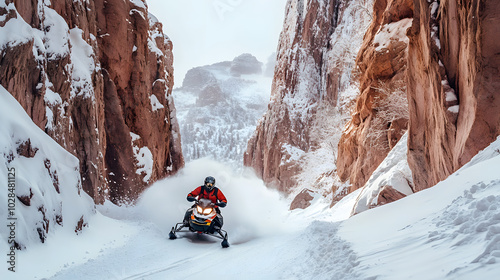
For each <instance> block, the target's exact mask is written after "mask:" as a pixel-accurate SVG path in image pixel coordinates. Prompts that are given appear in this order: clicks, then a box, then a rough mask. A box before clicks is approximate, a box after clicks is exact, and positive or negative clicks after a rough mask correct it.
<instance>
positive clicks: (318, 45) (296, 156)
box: [244, 0, 369, 193]
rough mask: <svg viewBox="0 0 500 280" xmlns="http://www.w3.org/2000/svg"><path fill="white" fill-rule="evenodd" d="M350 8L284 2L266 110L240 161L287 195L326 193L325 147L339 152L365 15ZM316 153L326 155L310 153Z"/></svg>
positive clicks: (339, 3) (329, 172)
mask: <svg viewBox="0 0 500 280" xmlns="http://www.w3.org/2000/svg"><path fill="white" fill-rule="evenodd" d="M358 6H359V7H362V6H361V5H358ZM353 7H354V4H353V5H351V3H349V2H348V1H336V0H329V1H318V0H311V1H304V0H290V1H288V3H287V6H286V15H285V22H284V27H283V31H282V33H281V36H280V40H279V44H278V53H277V59H276V61H277V64H276V67H275V72H274V80H273V85H272V91H271V99H270V104H269V108H268V111H267V113H266V114H265V115H264V117H263V119H262V120H261V122H260V123H259V125H258V127H257V129H256V133H255V134H254V136H253V137H252V139H250V141H249V142H248V146H247V151H246V153H245V156H244V164H245V165H246V166H252V167H253V168H254V169H255V170H256V172H257V174H258V175H259V176H260V177H261V178H263V180H264V181H265V182H266V184H267V185H268V186H272V187H274V188H277V189H278V190H280V191H283V192H285V193H291V192H293V191H295V189H297V187H298V189H299V190H298V191H300V189H302V188H307V187H311V188H312V187H313V186H312V185H311V184H315V185H318V184H319V185H321V184H324V185H325V186H326V185H328V187H327V188H331V187H332V184H333V181H334V179H332V178H333V176H332V170H333V169H335V166H334V158H333V155H334V154H335V151H332V150H331V147H332V146H333V147H336V146H337V141H338V138H336V136H335V135H339V134H340V132H339V130H340V127H342V126H343V125H344V121H342V120H343V118H342V116H344V115H345V111H343V109H345V108H346V107H347V106H345V105H346V104H348V103H349V100H350V98H349V97H348V96H352V94H350V95H349V94H345V92H346V89H347V88H348V87H349V86H350V75H351V70H352V67H353V62H354V59H352V56H353V53H355V52H356V51H357V50H358V48H359V46H360V45H361V40H362V36H363V34H362V33H363V30H364V20H365V19H367V18H368V17H369V15H368V14H366V12H364V9H361V8H359V9H355V8H353ZM358 41H359V43H358ZM357 44H359V45H357ZM327 139H329V140H327ZM333 142H334V143H333ZM332 143H333V144H332ZM327 146H330V147H327ZM320 150H322V151H324V152H321V153H316V152H317V151H320ZM335 150H336V148H335ZM319 154H321V156H320V155H319ZM326 155H328V156H327V157H328V158H329V159H328V160H327V161H329V162H330V164H324V165H322V166H320V167H319V168H318V166H317V162H318V157H323V158H322V160H324V156H326ZM330 157H331V159H330ZM309 162H310V163H311V165H314V164H315V163H316V166H315V167H316V169H315V170H314V171H312V172H309V171H307V170H304V169H303V167H304V166H310V165H309ZM313 162H315V163H313ZM303 174H307V175H308V178H307V179H303V178H304V177H303V176H302V175H303ZM318 182H319V183H318ZM322 182H323V183H322ZM314 187H316V186H314Z"/></svg>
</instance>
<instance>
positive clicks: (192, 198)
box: [187, 196, 196, 202]
mask: <svg viewBox="0 0 500 280" xmlns="http://www.w3.org/2000/svg"><path fill="white" fill-rule="evenodd" d="M187 200H188V201H190V202H193V201H196V197H192V196H188V197H187Z"/></svg>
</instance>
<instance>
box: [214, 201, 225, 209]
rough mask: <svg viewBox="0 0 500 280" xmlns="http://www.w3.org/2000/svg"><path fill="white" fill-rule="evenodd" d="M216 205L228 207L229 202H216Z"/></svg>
mask: <svg viewBox="0 0 500 280" xmlns="http://www.w3.org/2000/svg"><path fill="white" fill-rule="evenodd" d="M215 205H217V206H219V207H221V208H224V207H226V205H227V203H225V202H218V203H215Z"/></svg>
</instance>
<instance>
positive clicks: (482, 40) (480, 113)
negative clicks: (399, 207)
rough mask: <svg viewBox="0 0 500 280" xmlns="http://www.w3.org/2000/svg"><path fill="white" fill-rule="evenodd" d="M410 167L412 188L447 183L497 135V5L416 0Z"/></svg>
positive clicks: (499, 117) (499, 68)
mask: <svg viewBox="0 0 500 280" xmlns="http://www.w3.org/2000/svg"><path fill="white" fill-rule="evenodd" d="M414 3H415V16H414V23H413V25H412V28H411V30H410V31H409V37H410V46H409V56H408V58H409V59H408V98H409V109H410V121H409V138H408V149H409V151H408V163H409V165H410V167H411V169H412V172H413V178H414V183H415V188H416V189H417V190H422V189H425V188H428V187H431V186H433V185H435V184H436V183H437V182H439V181H441V180H443V179H445V178H446V177H447V176H448V175H450V174H451V173H452V172H454V171H456V170H457V169H458V168H459V167H461V166H462V165H464V164H465V163H467V162H468V161H469V160H470V159H471V158H472V157H473V156H474V155H475V154H476V153H477V152H478V151H479V150H481V149H483V148H485V147H486V146H488V145H489V144H490V143H491V142H492V141H493V140H494V139H495V138H496V137H497V136H498V135H499V134H500V114H499V113H498V112H499V108H500V97H499V95H498V92H500V79H499V77H500V41H499V40H498V39H497V35H498V34H500V5H498V1H495V0H486V1H466V2H464V1H448V0H443V1H431V2H430V3H429V2H428V1H425V0H415V1H414Z"/></svg>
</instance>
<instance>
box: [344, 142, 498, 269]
mask: <svg viewBox="0 0 500 280" xmlns="http://www.w3.org/2000/svg"><path fill="white" fill-rule="evenodd" d="M499 155H500V139H497V140H496V141H495V142H493V143H492V144H491V145H490V146H489V147H488V148H486V149H485V150H484V151H482V152H480V153H479V154H478V155H476V156H475V157H474V158H473V159H472V160H471V161H470V162H469V163H468V164H466V165H465V166H463V167H462V168H461V169H460V170H458V171H457V172H455V173H454V174H452V175H451V176H449V177H448V178H447V179H446V180H444V181H442V182H440V183H438V184H437V185H436V186H434V187H432V188H430V189H426V190H423V191H421V192H418V193H415V194H413V195H411V196H408V197H405V198H403V199H401V200H398V201H396V202H393V203H391V204H388V205H385V206H382V207H378V208H375V209H372V210H370V211H366V212H363V213H361V214H359V215H356V216H354V217H352V218H350V219H349V220H347V221H345V222H344V223H343V224H342V226H341V228H340V229H339V234H340V236H341V237H342V238H343V239H345V240H347V241H349V242H350V243H351V244H352V247H353V250H354V251H355V252H356V254H358V255H360V256H363V264H364V265H365V268H364V270H365V271H364V276H365V277H376V278H377V279H409V278H412V277H413V278H418V279H493V278H496V277H498V275H499V274H500V266H499V265H498V263H499V262H500V253H499V252H500V215H499V214H498V209H499V208H500V174H499V173H498V167H499V166H500V156H499Z"/></svg>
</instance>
